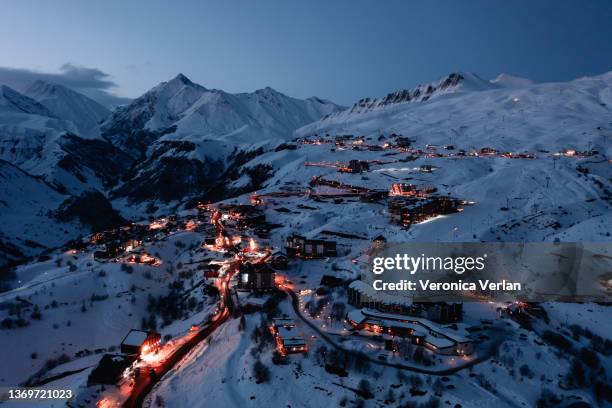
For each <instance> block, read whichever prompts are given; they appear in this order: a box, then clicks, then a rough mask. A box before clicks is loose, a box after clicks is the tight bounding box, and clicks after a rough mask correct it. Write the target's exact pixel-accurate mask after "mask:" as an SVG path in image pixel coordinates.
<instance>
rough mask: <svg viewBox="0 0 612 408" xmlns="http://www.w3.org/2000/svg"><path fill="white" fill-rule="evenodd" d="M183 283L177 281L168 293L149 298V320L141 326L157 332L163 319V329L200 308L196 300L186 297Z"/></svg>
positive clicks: (144, 320)
mask: <svg viewBox="0 0 612 408" xmlns="http://www.w3.org/2000/svg"><path fill="white" fill-rule="evenodd" d="M183 289H184V288H183V281H182V280H180V279H179V280H175V281H173V282H171V283H169V284H168V293H167V294H166V295H160V296H158V297H154V296H153V295H151V294H149V296H148V297H147V312H148V313H149V316H148V318H144V317H143V319H142V323H141V326H142V328H143V329H145V330H152V331H155V330H157V320H158V318H161V320H162V327H164V326H167V325H169V324H171V323H172V322H173V321H175V320H177V319H182V318H184V317H186V316H187V315H188V313H189V312H190V311H193V310H194V309H196V308H197V307H198V301H197V299H196V298H194V297H192V296H190V297H186V296H184V293H183Z"/></svg>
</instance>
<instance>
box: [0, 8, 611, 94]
mask: <svg viewBox="0 0 612 408" xmlns="http://www.w3.org/2000/svg"><path fill="white" fill-rule="evenodd" d="M0 50H1V51H2V52H0V67H10V68H22V69H28V70H37V71H43V72H58V71H59V67H60V66H62V65H64V64H65V63H71V64H74V65H77V66H82V67H89V68H97V69H99V70H101V71H103V72H104V73H107V74H109V75H110V77H109V78H106V79H108V80H110V81H112V82H114V83H115V84H117V86H116V87H115V88H113V89H112V91H113V92H115V93H117V94H119V95H124V96H130V97H135V96H138V95H139V94H141V93H142V92H144V91H145V90H147V89H148V88H150V87H152V86H153V85H155V84H156V83H158V82H160V81H163V80H166V79H169V78H171V77H173V76H174V75H176V74H177V73H178V72H183V73H185V74H186V75H187V76H189V77H190V78H191V79H192V80H194V81H196V82H198V83H200V84H202V85H204V86H206V87H210V88H221V89H224V90H227V91H231V92H240V91H252V90H255V89H257V88H262V87H264V86H268V85H269V86H272V87H273V88H275V89H277V90H279V91H282V92H284V93H287V94H289V95H292V96H297V97H307V96H312V95H317V96H321V97H325V98H329V99H332V100H334V101H336V102H339V103H343V104H350V103H352V102H354V101H355V100H357V99H359V98H361V97H364V96H380V95H383V94H385V93H387V92H390V91H393V90H396V89H400V88H405V87H412V86H414V85H416V84H418V83H423V82H429V81H432V80H435V79H436V78H437V77H440V76H442V75H445V74H447V73H449V72H452V71H458V70H460V71H472V72H475V73H477V74H479V75H480V76H482V77H484V78H493V77H495V76H497V74H499V73H501V72H506V73H510V74H514V75H518V76H524V77H527V78H530V79H532V80H535V81H538V82H543V81H562V80H569V79H573V78H576V77H579V76H584V75H594V74H600V73H603V72H606V71H609V70H612V1H579V0H575V1H561V0H556V1H535V0H533V1H493V0H489V1H418V2H417V1H355V0H353V1H348V0H347V1H314V0H309V1H299V2H298V1H280V0H279V1H266V0H262V1H247V0H244V1H230V0H222V1H184V2H179V1H176V2H169V1H168V2H155V1H152V0H148V1H116V2H111V1H100V2H84V1H77V0H75V1H61V0H60V1H53V2H51V1H49V2H39V1H32V2H30V1H23V0H21V1H7V2H3V4H2V12H1V13H0ZM73 71H74V70H73ZM71 72H72V71H71ZM83 72H85V71H83ZM83 72H82V74H83ZM96 72H97V71H96ZM66 75H69V74H66ZM1 79H2V77H1V76H0V80H1ZM98 79H99V78H98ZM98 82H100V81H98ZM101 82H104V83H106V81H101ZM92 86H100V85H99V84H98V85H95V84H92ZM105 86H106V85H105Z"/></svg>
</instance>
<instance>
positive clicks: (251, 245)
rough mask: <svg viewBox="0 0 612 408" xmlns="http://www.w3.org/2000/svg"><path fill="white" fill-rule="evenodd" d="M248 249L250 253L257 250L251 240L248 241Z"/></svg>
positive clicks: (253, 241)
mask: <svg viewBox="0 0 612 408" xmlns="http://www.w3.org/2000/svg"><path fill="white" fill-rule="evenodd" d="M249 249H250V250H251V251H256V250H257V244H256V243H255V240H254V239H253V238H251V239H249Z"/></svg>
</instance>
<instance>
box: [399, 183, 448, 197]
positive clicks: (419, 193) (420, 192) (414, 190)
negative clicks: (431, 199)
mask: <svg viewBox="0 0 612 408" xmlns="http://www.w3.org/2000/svg"><path fill="white" fill-rule="evenodd" d="M436 191H437V188H435V187H429V186H425V187H418V186H416V185H414V184H405V183H394V184H392V185H391V188H390V190H389V195H390V196H392V197H425V196H427V195H429V194H432V193H435V192H436Z"/></svg>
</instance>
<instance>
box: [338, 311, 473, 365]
mask: <svg viewBox="0 0 612 408" xmlns="http://www.w3.org/2000/svg"><path fill="white" fill-rule="evenodd" d="M347 321H348V323H349V324H351V325H352V326H353V327H354V328H355V329H357V330H367V331H371V332H374V333H381V334H388V335H391V336H398V337H405V338H409V339H411V341H412V343H413V344H417V345H421V346H424V347H427V348H429V349H430V350H432V351H434V352H436V353H439V354H443V355H460V356H462V355H469V354H472V352H473V350H474V344H473V342H472V340H470V339H469V338H467V337H465V336H463V335H461V334H460V333H458V332H457V331H456V330H453V329H452V328H450V327H446V326H442V325H439V324H437V323H434V322H432V321H430V320H428V319H425V318H422V317H413V316H404V315H398V314H392V313H385V312H379V311H377V310H373V309H367V308H365V309H356V310H352V311H350V312H349V313H348V314H347Z"/></svg>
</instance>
